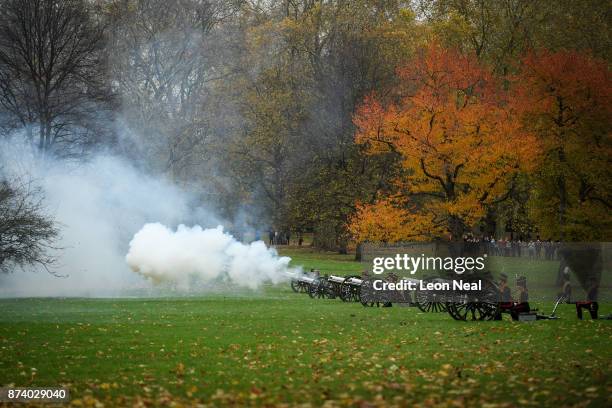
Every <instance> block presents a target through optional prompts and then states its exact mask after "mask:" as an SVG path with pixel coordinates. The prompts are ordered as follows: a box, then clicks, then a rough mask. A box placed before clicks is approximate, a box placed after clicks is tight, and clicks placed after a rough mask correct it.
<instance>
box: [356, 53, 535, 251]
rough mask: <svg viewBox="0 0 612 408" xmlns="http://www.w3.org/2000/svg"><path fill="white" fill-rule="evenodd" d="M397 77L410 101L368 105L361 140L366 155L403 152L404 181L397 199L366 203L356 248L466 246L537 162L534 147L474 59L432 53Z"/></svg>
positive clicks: (360, 113)
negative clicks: (364, 244) (373, 244)
mask: <svg viewBox="0 0 612 408" xmlns="http://www.w3.org/2000/svg"><path fill="white" fill-rule="evenodd" d="M398 75H399V77H400V79H401V82H402V88H401V89H400V90H398V93H401V94H403V96H401V97H398V98H397V99H396V101H395V102H389V103H386V104H385V103H383V101H382V100H381V99H379V98H377V97H375V96H370V97H368V98H366V99H365V101H364V103H363V104H362V105H361V107H360V108H359V109H358V110H357V112H356V114H355V117H354V123H355V125H356V126H357V131H356V135H355V140H356V142H357V143H359V144H362V145H364V146H365V147H366V151H367V153H368V154H372V155H375V154H379V153H383V152H388V151H394V152H396V153H397V154H399V155H400V156H401V164H402V167H403V169H404V172H403V174H404V175H403V176H402V177H400V178H398V179H397V180H395V187H396V192H395V193H394V194H391V195H387V196H385V197H382V198H381V199H379V201H378V202H376V203H374V204H359V205H358V206H357V212H356V214H355V216H354V217H353V218H352V220H351V222H350V225H349V230H350V231H351V233H352V234H353V236H354V237H355V239H356V240H357V241H365V240H384V241H400V240H428V239H433V238H439V237H449V238H451V239H453V240H459V239H461V238H462V236H463V234H464V233H465V232H466V231H467V230H468V229H469V228H471V227H473V226H474V225H476V224H477V223H478V222H479V221H480V220H482V218H483V217H484V216H485V213H486V210H487V207H488V206H490V205H493V204H495V203H497V202H499V201H501V200H503V199H505V198H506V196H507V195H508V191H509V190H510V187H511V184H512V182H513V179H514V177H515V175H516V174H517V173H518V172H519V171H521V170H524V168H525V167H526V166H528V165H529V164H531V163H533V161H534V158H535V157H536V155H537V148H536V140H535V138H534V137H533V136H532V135H531V134H529V133H525V132H522V131H521V129H520V127H519V126H518V125H517V121H514V120H512V116H513V115H512V112H511V110H510V109H509V108H508V106H509V105H508V103H507V100H506V95H505V93H504V92H503V91H502V88H501V87H500V86H499V84H498V83H497V81H496V80H495V79H494V78H493V76H492V74H491V72H490V71H489V70H488V69H487V68H486V67H484V66H482V65H481V64H480V63H479V62H478V61H477V60H476V58H475V57H474V56H471V55H463V54H461V53H460V52H458V51H456V50H452V49H444V48H441V47H439V46H437V45H433V46H431V47H429V48H427V49H426V50H423V51H422V52H421V53H420V55H419V56H418V57H417V58H416V60H415V61H414V62H413V63H412V64H411V65H408V66H406V67H404V68H402V69H400V70H398Z"/></svg>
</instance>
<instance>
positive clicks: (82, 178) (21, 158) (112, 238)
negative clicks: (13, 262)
mask: <svg viewBox="0 0 612 408" xmlns="http://www.w3.org/2000/svg"><path fill="white" fill-rule="evenodd" d="M0 171H1V172H2V173H4V175H5V176H7V177H9V178H10V177H31V178H32V179H33V180H34V182H35V183H36V184H37V185H39V186H40V187H41V188H42V190H43V192H44V194H45V201H44V202H45V203H46V205H47V208H48V213H49V214H50V215H51V216H52V217H53V218H54V219H55V220H56V221H57V222H58V223H59V227H60V230H61V238H60V241H59V242H58V243H57V246H58V247H59V248H61V249H60V250H58V252H57V253H56V254H55V255H57V258H58V263H57V264H56V265H54V267H53V271H54V272H55V273H56V274H58V275H61V276H62V277H59V278H58V277H56V276H53V275H51V274H49V273H48V272H46V271H45V270H42V269H39V270H37V269H34V268H32V269H30V270H26V271H21V270H15V271H14V272H13V273H10V274H0V297H14V296H18V297H22V296H85V297H115V296H141V295H160V294H162V295H163V294H164V293H167V292H164V290H165V289H166V288H165V287H163V286H162V287H160V286H157V285H153V284H152V282H151V281H152V280H154V279H156V280H158V281H164V282H168V283H171V282H173V281H174V282H175V283H176V285H169V286H170V287H172V288H173V289H178V290H181V289H186V288H190V289H194V285H193V284H192V283H193V282H192V281H193V280H194V277H198V279H199V280H200V281H203V282H207V281H211V280H214V279H216V278H220V277H226V278H228V279H229V280H230V281H233V282H238V283H239V284H240V285H242V286H245V287H248V288H255V287H257V286H259V285H260V284H261V283H262V282H263V281H265V280H270V281H272V282H278V280H279V279H280V276H281V275H280V274H279V271H280V270H282V268H286V267H287V264H288V262H289V261H288V259H287V258H278V257H277V256H276V254H275V253H274V252H272V251H268V250H267V248H266V247H265V245H264V244H263V243H262V242H260V243H253V244H251V245H243V244H241V243H239V242H237V241H236V240H234V239H233V238H232V237H231V235H229V234H228V233H225V232H223V230H222V229H219V228H216V229H212V230H206V229H204V228H210V227H214V226H216V225H220V224H224V221H223V220H221V219H220V218H219V217H217V216H216V215H215V213H214V211H212V210H210V209H208V208H206V207H205V206H203V205H202V203H201V196H196V195H195V194H192V193H190V192H188V191H185V190H183V189H181V188H179V187H177V186H176V185H174V184H173V183H171V182H169V181H167V180H165V179H164V178H163V177H153V176H149V175H146V174H143V173H142V172H141V171H139V170H138V169H137V168H135V167H134V166H133V165H131V164H130V163H129V162H128V161H127V160H124V159H121V158H118V157H117V156H116V155H112V154H97V155H95V156H93V157H91V158H90V159H89V160H87V161H86V162H83V161H80V162H67V161H62V160H53V159H49V158H47V159H43V158H41V157H40V155H38V154H37V153H36V152H33V151H32V149H31V148H29V147H25V146H24V145H20V144H19V143H0ZM150 223H161V224H164V225H168V226H176V225H179V224H189V225H201V226H202V227H194V228H191V229H189V228H187V227H180V228H179V229H178V230H177V231H176V232H174V233H172V232H171V231H170V230H169V229H165V227H162V225H160V224H150ZM143 225H146V226H145V227H144V228H143ZM141 228H142V230H141ZM139 230H140V232H139ZM137 232H138V234H136V233H137ZM134 234H136V236H135V235H134ZM132 238H134V239H133V240H132ZM156 239H159V240H161V241H160V242H155V240H156ZM130 240H132V246H131V247H130V245H129V244H130ZM128 250H129V251H130V255H129V256H128V260H129V261H130V266H132V267H133V268H134V267H135V268H137V269H138V270H139V271H140V273H138V274H136V273H133V272H132V271H131V270H130V267H129V266H128V264H127V263H126V253H128ZM147 256H150V257H151V258H147ZM172 262H177V263H176V265H173V264H172ZM148 278H152V279H148ZM174 293H176V291H175V292H174Z"/></svg>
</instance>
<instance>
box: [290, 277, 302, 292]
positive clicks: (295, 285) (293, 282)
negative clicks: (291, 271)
mask: <svg viewBox="0 0 612 408" xmlns="http://www.w3.org/2000/svg"><path fill="white" fill-rule="evenodd" d="M291 289H293V291H294V292H295V293H298V292H303V291H304V289H303V286H302V285H301V284H300V282H299V281H298V280H296V279H291Z"/></svg>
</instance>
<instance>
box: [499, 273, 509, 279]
mask: <svg viewBox="0 0 612 408" xmlns="http://www.w3.org/2000/svg"><path fill="white" fill-rule="evenodd" d="M499 279H501V280H503V281H507V280H508V275H506V274H505V273H500V274H499Z"/></svg>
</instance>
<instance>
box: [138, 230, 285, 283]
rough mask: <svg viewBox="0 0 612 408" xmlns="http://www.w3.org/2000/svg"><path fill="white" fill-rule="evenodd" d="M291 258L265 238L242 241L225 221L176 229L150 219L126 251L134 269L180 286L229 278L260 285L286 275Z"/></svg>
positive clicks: (238, 281) (280, 279)
mask: <svg viewBox="0 0 612 408" xmlns="http://www.w3.org/2000/svg"><path fill="white" fill-rule="evenodd" d="M290 260H291V259H290V258H288V257H279V256H278V254H277V252H276V250H274V249H273V248H267V247H266V245H265V244H264V243H263V242H262V241H256V242H252V243H250V244H243V243H241V242H238V241H237V240H236V239H235V238H234V237H232V236H231V235H230V234H228V233H226V232H224V231H223V227H222V226H218V227H217V228H209V229H203V228H202V227H200V226H198V225H196V226H194V227H192V228H190V227H187V226H185V225H179V226H178V228H177V230H176V231H173V230H171V229H170V228H168V227H166V226H164V225H162V224H159V223H153V224H147V225H145V226H144V227H143V228H142V229H141V230H140V231H138V232H137V233H136V235H134V238H133V239H132V241H131V242H130V250H129V252H128V254H127V256H126V261H127V263H128V265H129V266H130V267H131V268H132V270H133V271H134V272H137V273H139V274H141V275H143V276H146V277H148V278H151V280H152V281H153V282H173V283H176V285H177V287H178V288H181V289H193V287H194V286H195V287H197V286H198V285H201V284H206V283H209V282H215V281H229V282H231V283H232V284H235V285H238V286H242V287H247V288H249V289H256V288H258V287H259V286H260V285H261V284H262V283H264V282H272V283H278V282H281V281H284V280H286V279H287V272H290V271H293V269H292V268H289V262H290Z"/></svg>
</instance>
